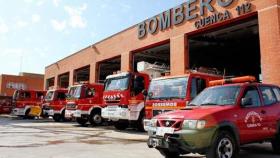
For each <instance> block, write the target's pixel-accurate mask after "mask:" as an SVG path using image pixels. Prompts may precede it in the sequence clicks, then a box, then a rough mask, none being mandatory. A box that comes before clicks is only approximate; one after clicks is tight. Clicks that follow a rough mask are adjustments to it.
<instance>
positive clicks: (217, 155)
mask: <svg viewBox="0 0 280 158" xmlns="http://www.w3.org/2000/svg"><path fill="white" fill-rule="evenodd" d="M238 154H239V150H238V145H237V143H236V140H235V139H234V137H233V136H232V134H231V133H230V132H227V131H220V132H219V133H217V135H216V137H215V138H214V140H213V142H212V145H211V147H210V149H209V150H208V152H207V153H206V157H207V158H222V157H223V155H227V158H237V157H238Z"/></svg>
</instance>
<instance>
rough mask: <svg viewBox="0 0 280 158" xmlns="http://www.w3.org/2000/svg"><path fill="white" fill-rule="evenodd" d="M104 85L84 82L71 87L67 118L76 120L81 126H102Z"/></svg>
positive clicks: (66, 112)
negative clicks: (88, 123)
mask: <svg viewBox="0 0 280 158" xmlns="http://www.w3.org/2000/svg"><path fill="white" fill-rule="evenodd" d="M103 89H104V85H103V84H98V83H93V84H89V83H87V82H82V83H80V84H78V85H74V86H72V87H70V90H69V99H68V100H67V104H66V111H65V117H66V118H76V121H77V122H78V123H79V124H80V125H83V126H84V125H86V123H87V122H90V124H91V125H93V126H96V125H101V124H102V123H103V118H102V117H101V109H102V108H103V104H102V103H103V99H102V96H103Z"/></svg>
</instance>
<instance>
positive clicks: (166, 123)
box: [157, 120, 183, 130]
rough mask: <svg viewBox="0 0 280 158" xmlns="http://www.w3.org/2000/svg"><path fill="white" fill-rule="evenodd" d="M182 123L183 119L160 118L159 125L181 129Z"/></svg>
mask: <svg viewBox="0 0 280 158" xmlns="http://www.w3.org/2000/svg"><path fill="white" fill-rule="evenodd" d="M182 124H183V121H182V120H158V122H157V127H172V128H175V130H180V129H181V127H182Z"/></svg>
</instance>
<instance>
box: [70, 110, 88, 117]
mask: <svg viewBox="0 0 280 158" xmlns="http://www.w3.org/2000/svg"><path fill="white" fill-rule="evenodd" d="M73 115H74V117H76V118H81V117H87V116H88V111H83V110H75V112H74V114H73Z"/></svg>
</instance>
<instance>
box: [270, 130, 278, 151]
mask: <svg viewBox="0 0 280 158" xmlns="http://www.w3.org/2000/svg"><path fill="white" fill-rule="evenodd" d="M271 145H272V148H273V151H274V153H276V154H280V133H278V134H277V135H276V137H275V138H274V139H273V140H272V141H271Z"/></svg>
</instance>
